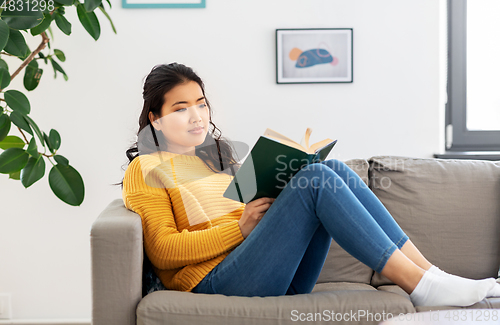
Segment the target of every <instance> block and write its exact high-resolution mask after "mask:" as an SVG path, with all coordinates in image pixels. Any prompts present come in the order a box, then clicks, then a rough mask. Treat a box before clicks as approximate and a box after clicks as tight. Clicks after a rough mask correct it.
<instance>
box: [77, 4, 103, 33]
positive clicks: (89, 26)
mask: <svg viewBox="0 0 500 325" xmlns="http://www.w3.org/2000/svg"><path fill="white" fill-rule="evenodd" d="M76 12H77V14H78V19H79V20H80V23H82V25H83V27H84V28H85V29H86V30H87V32H88V33H89V34H90V36H92V37H93V38H94V39H95V40H96V41H97V40H98V39H99V36H100V35H101V26H100V25H99V21H98V20H97V17H96V15H95V13H94V12H87V11H86V10H85V7H84V5H83V4H82V3H80V4H78V6H77V7H76Z"/></svg>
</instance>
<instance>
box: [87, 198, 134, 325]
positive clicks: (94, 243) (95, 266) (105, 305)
mask: <svg viewBox="0 0 500 325" xmlns="http://www.w3.org/2000/svg"><path fill="white" fill-rule="evenodd" d="M90 251H91V272H92V324H93V325H115V324H116V325H135V324H136V308H137V304H138V303H139V302H140V301H141V299H142V263H143V238H142V222H141V217H140V216H139V215H138V214H136V213H135V212H133V211H130V210H128V209H127V208H126V207H125V205H124V204H123V201H122V200H121V199H116V200H114V201H112V202H111V203H110V204H109V205H108V206H107V207H106V208H105V209H104V211H102V212H101V214H100V215H99V216H98V217H97V219H96V220H95V221H94V223H93V224H92V227H91V231H90Z"/></svg>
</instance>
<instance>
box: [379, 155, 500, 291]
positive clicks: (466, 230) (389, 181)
mask: <svg viewBox="0 0 500 325" xmlns="http://www.w3.org/2000/svg"><path fill="white" fill-rule="evenodd" d="M369 163H370V168H369V178H370V188H371V189H372V191H373V192H374V193H375V195H376V196H377V197H378V198H379V199H380V200H381V201H382V203H383V204H384V205H385V207H386V208H387V209H388V210H389V212H390V213H391V215H392V216H393V217H394V219H395V220H396V222H397V223H398V224H399V225H400V226H401V228H402V229H403V230H404V231H405V232H406V234H407V235H408V236H409V237H410V239H411V240H412V242H413V243H414V244H415V246H417V247H418V248H419V250H420V251H421V252H422V254H423V255H424V256H425V257H426V258H427V259H428V260H429V261H430V262H431V263H433V264H435V265H437V266H438V267H440V268H441V269H443V270H444V271H446V272H449V273H452V274H456V275H459V276H463V277H467V278H474V279H481V278H487V277H497V273H498V269H499V266H500V161H485V160H453V159H433V158H407V157H394V156H377V157H372V158H370V159H369ZM388 283H391V282H390V281H389V280H388V279H387V278H385V277H383V276H381V275H380V274H378V273H374V276H373V279H372V285H374V286H378V285H382V284H388Z"/></svg>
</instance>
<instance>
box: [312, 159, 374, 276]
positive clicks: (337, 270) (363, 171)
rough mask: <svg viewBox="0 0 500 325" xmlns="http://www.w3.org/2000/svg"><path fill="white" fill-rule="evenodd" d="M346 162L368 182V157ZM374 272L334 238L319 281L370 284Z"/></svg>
mask: <svg viewBox="0 0 500 325" xmlns="http://www.w3.org/2000/svg"><path fill="white" fill-rule="evenodd" d="M345 164H346V165H347V166H349V168H351V169H352V170H354V171H355V172H356V173H357V174H358V175H359V177H361V179H362V180H363V181H364V182H365V184H368V166H369V165H368V161H367V160H366V159H352V160H348V161H346V162H345ZM372 274H373V270H372V269H371V268H369V267H368V266H366V265H364V264H363V263H361V262H360V261H358V260H357V259H355V258H354V257H352V256H351V255H350V254H349V253H347V252H346V251H345V250H344V249H343V248H342V247H340V246H339V245H338V244H337V243H336V242H335V241H334V240H332V243H331V245H330V250H329V251H328V256H327V257H326V260H325V264H324V265H323V269H322V270H321V273H320V275H319V277H318V280H317V283H325V282H342V281H345V282H359V283H366V284H369V283H370V280H371V278H372Z"/></svg>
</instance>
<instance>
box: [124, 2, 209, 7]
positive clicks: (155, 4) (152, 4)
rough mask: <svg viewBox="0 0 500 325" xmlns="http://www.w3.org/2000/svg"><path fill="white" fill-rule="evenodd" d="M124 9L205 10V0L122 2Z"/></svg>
mask: <svg viewBox="0 0 500 325" xmlns="http://www.w3.org/2000/svg"><path fill="white" fill-rule="evenodd" d="M122 7H123V8H205V0H122Z"/></svg>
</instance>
